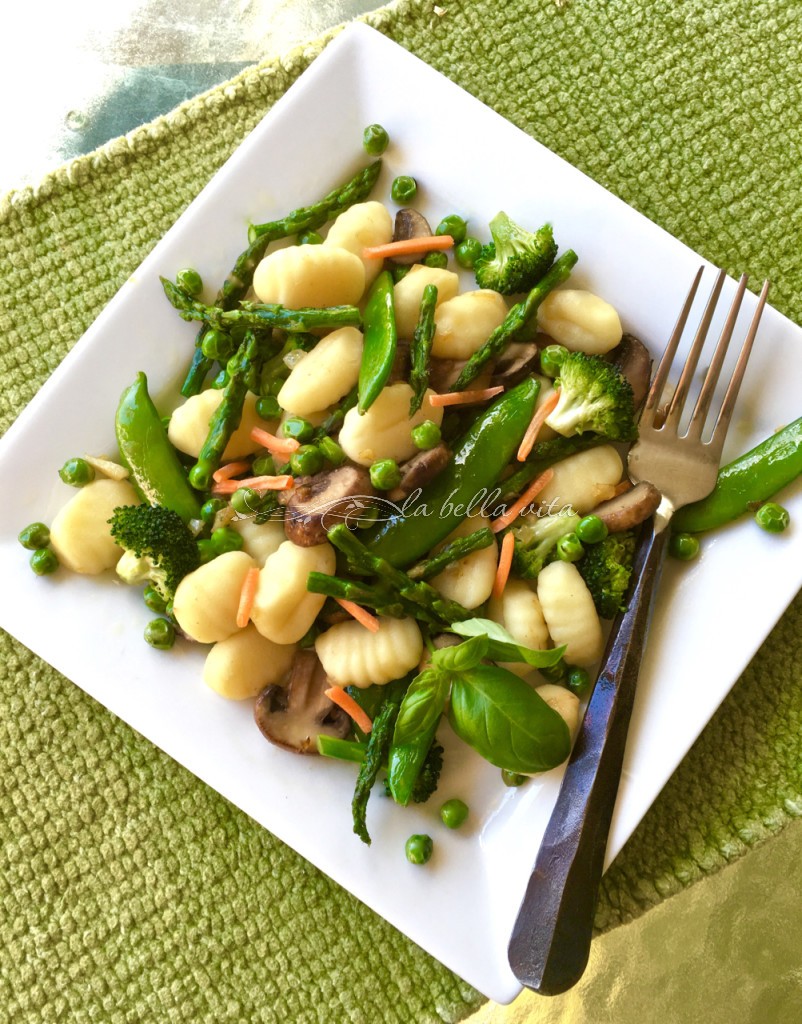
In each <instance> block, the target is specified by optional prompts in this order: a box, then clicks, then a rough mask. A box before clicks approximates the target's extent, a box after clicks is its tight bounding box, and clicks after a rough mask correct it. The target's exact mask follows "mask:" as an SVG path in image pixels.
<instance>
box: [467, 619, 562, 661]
mask: <svg viewBox="0 0 802 1024" xmlns="http://www.w3.org/2000/svg"><path fill="white" fill-rule="evenodd" d="M451 628H452V629H453V630H454V632H455V633H457V634H459V636H469V637H477V636H486V637H487V641H488V643H487V654H486V657H488V658H490V660H491V661H523V662H525V663H526V664H527V665H531V666H532V668H549V667H551V666H552V665H556V664H557V662H558V661H559V660H560V658H561V657H562V656H563V654H564V653H565V646H562V647H554V648H552V649H550V650H548V651H534V650H532V648H531V647H524V646H523V645H522V644H518V643H516V642H515V637H514V636H513V635H512V634H511V633H508V632H507V630H506V629H505V628H504V627H503V626H500V625H499V624H498V623H497V622H494V621H493V620H492V619H479V618H476V619H463V620H462V622H452V623H451Z"/></svg>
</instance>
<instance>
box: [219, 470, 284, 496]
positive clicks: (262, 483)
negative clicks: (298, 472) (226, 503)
mask: <svg viewBox="0 0 802 1024" xmlns="http://www.w3.org/2000/svg"><path fill="white" fill-rule="evenodd" d="M292 479H293V478H292V477H291V476H290V475H289V473H287V474H283V475H282V476H247V477H243V478H242V479H240V480H221V481H220V483H218V484H215V485H214V486H213V487H212V494H213V495H214V496H215V497H216V498H219V497H222V496H223V495H226V494H233V493H234V491H238V490H239V489H240V488H241V487H250V488H251V490H253V491H288V490H289V489H290V487H292Z"/></svg>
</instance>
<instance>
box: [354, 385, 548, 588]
mask: <svg viewBox="0 0 802 1024" xmlns="http://www.w3.org/2000/svg"><path fill="white" fill-rule="evenodd" d="M539 391H540V382H539V381H537V380H535V379H534V378H533V377H528V378H527V379H526V380H523V381H521V383H520V384H518V385H517V386H516V387H514V388H511V389H510V390H509V391H507V392H505V393H504V394H503V395H501V396H499V398H498V399H497V400H496V401H495V402H494V403H493V405H491V406H490V407H489V408H487V409H485V410H484V411H483V412H481V413H480V414H479V416H477V418H476V419H475V420H474V422H473V424H472V425H471V427H470V429H469V430H468V431H467V432H466V434H465V435H464V436H463V438H462V440H460V441H459V442H458V443H457V444H456V446H455V448H454V451H453V454H452V456H451V461H450V462H449V464H448V465H447V466H446V468H445V469H444V470H443V471H442V473H440V474H439V475H438V476H437V477H435V479H434V480H433V481H432V482H431V483H430V484H428V485H427V486H426V487H424V488H423V489H422V490H421V491H420V493H419V496H418V497H417V499H416V500H415V501H412V500H407V502H405V504H404V506H403V507H402V508H400V509H398V511H397V512H394V513H392V515H390V516H389V517H388V518H387V520H386V521H385V522H382V523H379V524H377V525H376V526H374V527H373V528H372V529H371V530H370V531H367V535H366V536H365V535H363V538H362V539H363V541H364V542H365V544H366V545H367V546H368V547H369V548H370V549H371V551H372V552H373V554H374V555H378V556H379V557H381V558H385V559H386V560H387V561H388V562H390V564H391V565H394V566H396V567H397V568H405V567H406V566H408V565H411V564H412V563H413V562H415V561H416V560H417V559H419V558H421V557H422V556H423V555H425V554H426V553H427V552H428V551H430V550H431V549H432V548H433V547H434V546H435V544H439V543H440V541H442V540H444V539H445V538H446V537H447V536H448V534H449V533H451V531H452V530H454V529H456V527H457V526H459V524H460V523H461V522H462V521H463V519H465V518H466V516H468V515H470V514H473V515H477V514H478V513H479V511H480V509H481V508H482V505H483V503H484V502H485V501H486V500H487V499H489V498H492V491H493V488H494V487H495V486H496V483H497V481H498V479H499V477H500V476H501V473H502V471H503V470H504V469H505V467H506V466H507V464H508V463H509V461H510V459H511V458H512V457H513V455H514V454H515V452H516V451H517V449H518V446H519V445H520V443H521V439H522V438H523V436H524V433H525V432H526V428H527V427H528V426H529V423H530V421H531V419H532V415H533V413H534V410H535V403H536V401H537V396H538V393H539ZM487 511H490V509H487Z"/></svg>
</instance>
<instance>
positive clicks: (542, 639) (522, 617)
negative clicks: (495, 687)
mask: <svg viewBox="0 0 802 1024" xmlns="http://www.w3.org/2000/svg"><path fill="white" fill-rule="evenodd" d="M487 612H488V615H489V616H490V618H491V619H493V620H494V621H495V622H498V623H499V624H500V625H502V626H503V627H504V628H505V629H506V630H507V632H508V633H509V634H510V635H511V636H512V637H513V639H514V640H515V642H516V643H519V644H521V645H522V646H524V647H528V648H530V650H533V651H544V650H546V649H547V648H548V647H549V646H550V645H551V641H550V639H549V630H548V626H547V625H546V620H545V619H544V618H543V609H542V608H541V606H540V601H539V600H538V597H537V594H536V593H535V591H534V590H533V589H532V587H530V585H529V584H528V583H527V582H526V580H519V579H515V578H514V577H513V578H511V579H509V580H507V585H506V587H505V588H504V590H503V592H502V594H501V596H500V597H491V598H490V602H489V604H488V606H487ZM503 667H504V668H506V669H507V670H508V671H510V672H514V673H515V675H517V676H521V677H522V678H523V677H524V676H528V675H529V674H530V672H531V671H532V670H531V668H530V667H529V665H526V664H524V663H522V662H520V661H516V662H505V663H504V664H503Z"/></svg>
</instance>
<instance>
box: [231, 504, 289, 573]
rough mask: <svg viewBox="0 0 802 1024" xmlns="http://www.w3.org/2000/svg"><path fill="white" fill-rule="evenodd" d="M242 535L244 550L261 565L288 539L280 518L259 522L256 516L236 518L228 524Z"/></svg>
mask: <svg viewBox="0 0 802 1024" xmlns="http://www.w3.org/2000/svg"><path fill="white" fill-rule="evenodd" d="M228 525H229V526H230V527H231V528H232V530H236V531H237V533H238V534H239V535H240V537H242V550H243V551H244V552H245V553H246V554H247V555H250V556H251V558H252V559H253V560H254V562H255V563H256V564H257V565H258V566H259V568H260V569H261V567H262V566H263V565H264V564H265V562H266V561H267V560H268V558H269V557H270V556H271V555H272V554H273V552H274V551H277V550H278V549H279V547H280V546H281V545H282V544H283V543H284V541H285V540H286V539H287V537H286V534H285V533H284V524H283V522H282V521H281V520H280V519H270V520H268V522H266V523H257V522H256V519H255V517H251V518H247V517H243V518H239V517H237V518H235V519H232V520H231V522H230V523H229V524H228Z"/></svg>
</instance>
